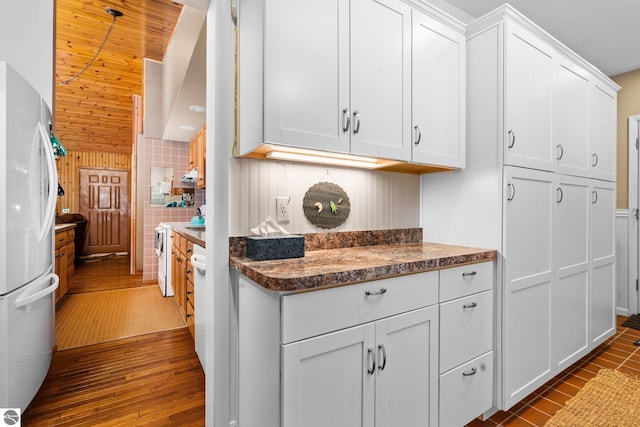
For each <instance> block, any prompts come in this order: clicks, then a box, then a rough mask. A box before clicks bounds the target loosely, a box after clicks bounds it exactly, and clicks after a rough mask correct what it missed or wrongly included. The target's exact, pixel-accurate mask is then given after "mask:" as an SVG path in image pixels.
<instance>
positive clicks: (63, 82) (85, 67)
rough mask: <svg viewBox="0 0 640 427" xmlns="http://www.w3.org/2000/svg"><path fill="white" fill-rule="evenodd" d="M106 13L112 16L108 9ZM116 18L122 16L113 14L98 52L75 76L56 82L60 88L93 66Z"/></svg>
mask: <svg viewBox="0 0 640 427" xmlns="http://www.w3.org/2000/svg"><path fill="white" fill-rule="evenodd" d="M107 12H108V13H109V14H112V12H110V9H107ZM115 12H117V11H115ZM118 16H122V14H120V15H118V14H117V13H113V20H112V21H111V25H109V29H108V30H107V34H105V35H104V39H103V40H102V43H100V46H99V47H98V50H97V51H96V53H95V54H94V55H93V57H92V58H91V59H90V60H89V62H87V64H86V65H85V66H84V68H83V69H82V70H80V71H79V72H77V73H76V74H74V75H73V76H72V77H71V78H69V79H67V80H63V81H61V82H58V84H59V85H62V86H66V85H70V84H71V83H73V82H74V81H75V80H77V79H78V78H79V77H80V76H81V75H82V74H84V72H85V71H87V69H89V67H91V64H93V61H95V60H96V58H97V57H98V55H100V52H102V49H104V45H105V43H107V39H108V38H109V34H111V30H113V27H115V25H116V19H117V18H118Z"/></svg>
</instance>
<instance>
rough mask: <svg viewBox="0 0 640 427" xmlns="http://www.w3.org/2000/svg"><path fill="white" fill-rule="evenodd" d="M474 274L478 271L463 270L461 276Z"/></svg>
mask: <svg viewBox="0 0 640 427" xmlns="http://www.w3.org/2000/svg"><path fill="white" fill-rule="evenodd" d="M476 274H478V272H477V271H475V270H471V271H465V272H464V273H462V277H467V276H475V275H476Z"/></svg>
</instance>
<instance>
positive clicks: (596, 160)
mask: <svg viewBox="0 0 640 427" xmlns="http://www.w3.org/2000/svg"><path fill="white" fill-rule="evenodd" d="M591 157H592V158H593V163H592V164H591V166H593V167H594V168H595V167H596V166H597V165H598V155H597V154H596V153H593V154H592V155H591Z"/></svg>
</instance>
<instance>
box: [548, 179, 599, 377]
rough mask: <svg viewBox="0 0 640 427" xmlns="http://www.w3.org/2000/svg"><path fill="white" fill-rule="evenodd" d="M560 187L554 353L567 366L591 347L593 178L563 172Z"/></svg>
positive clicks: (557, 361) (557, 204)
mask: <svg viewBox="0 0 640 427" xmlns="http://www.w3.org/2000/svg"><path fill="white" fill-rule="evenodd" d="M558 179H559V181H558V186H557V189H556V220H555V225H554V237H555V248H556V288H555V298H554V299H555V321H554V324H555V327H554V354H555V363H556V365H557V367H558V370H559V371H561V370H564V369H565V368H566V367H568V366H569V365H571V364H572V363H573V362H575V361H576V360H578V359H579V358H580V357H582V356H583V355H585V354H587V352H588V351H589V336H588V326H589V299H588V295H589V206H590V204H591V203H590V197H591V191H590V188H589V180H588V179H586V178H575V177H569V176H559V178H558Z"/></svg>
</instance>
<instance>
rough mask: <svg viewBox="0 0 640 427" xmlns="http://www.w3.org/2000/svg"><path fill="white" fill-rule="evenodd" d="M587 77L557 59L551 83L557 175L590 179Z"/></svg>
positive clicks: (577, 68)
mask: <svg viewBox="0 0 640 427" xmlns="http://www.w3.org/2000/svg"><path fill="white" fill-rule="evenodd" d="M589 79H590V76H589V75H588V74H587V73H586V72H585V71H584V70H583V69H582V68H580V67H578V66H577V65H576V64H575V63H574V62H573V61H570V60H568V59H565V58H558V60H557V61H556V67H555V76H554V81H553V88H554V89H553V92H554V95H555V96H554V97H553V134H552V138H553V139H552V140H553V141H554V143H555V159H556V160H557V165H558V172H560V173H565V174H570V175H577V176H589V175H590V173H591V162H590V160H591V155H590V153H589V144H588V142H589V126H587V125H586V124H587V123H589V98H590V90H591V86H590V84H591V82H590V80H589Z"/></svg>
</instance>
